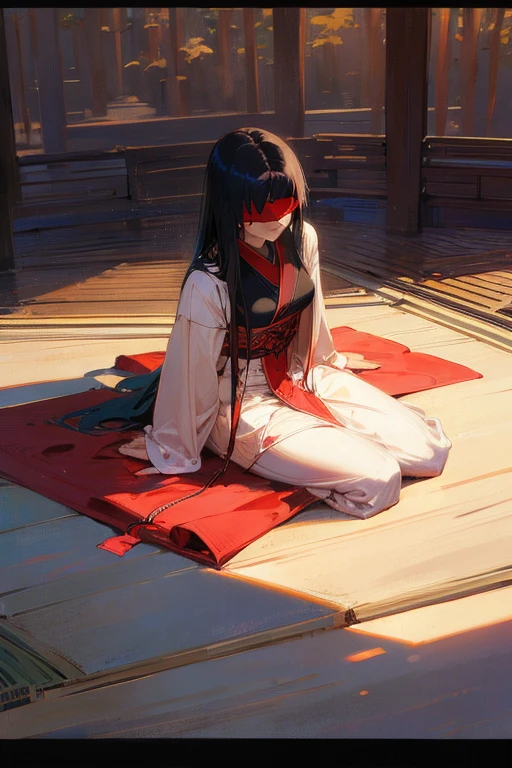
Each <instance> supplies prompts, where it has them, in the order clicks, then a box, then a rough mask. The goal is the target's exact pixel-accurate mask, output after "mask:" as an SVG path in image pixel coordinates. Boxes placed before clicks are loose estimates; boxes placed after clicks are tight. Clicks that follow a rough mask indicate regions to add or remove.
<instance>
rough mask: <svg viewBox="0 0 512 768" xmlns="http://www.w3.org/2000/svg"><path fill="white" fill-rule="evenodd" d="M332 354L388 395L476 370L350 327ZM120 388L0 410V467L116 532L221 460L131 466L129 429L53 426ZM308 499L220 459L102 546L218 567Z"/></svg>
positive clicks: (127, 360) (126, 362)
mask: <svg viewBox="0 0 512 768" xmlns="http://www.w3.org/2000/svg"><path fill="white" fill-rule="evenodd" d="M333 339H334V342H335V346H336V348H337V349H338V350H339V351H342V352H358V353H362V354H364V356H365V357H366V358H367V359H369V360H373V361H375V362H378V363H380V364H381V366H382V367H381V368H380V369H378V370H376V371H366V372H363V373H361V374H360V376H361V378H363V379H365V380H366V381H369V382H370V383H372V384H374V386H376V387H378V388H380V389H382V390H383V391H385V392H387V393H388V394H391V395H402V394H407V393H411V392H418V391H421V390H424V389H431V388H433V387H439V386H443V385H446V384H450V383H456V382H460V381H468V380H470V379H476V378H481V374H479V373H476V372H475V371H472V370H470V369H469V368H466V367H464V366H461V365H457V364H455V363H450V362H448V361H446V360H442V359H440V358H437V357H433V356H431V355H424V354H421V353H415V352H410V351H409V350H408V348H407V347H405V346H403V345H402V344H397V343H396V342H393V341H389V340H386V339H381V338H379V337H377V336H372V335H371V334H367V333H361V332H359V331H355V330H353V329H351V328H336V329H334V331H333ZM163 358H164V353H163V352H162V353H160V352H153V353H149V354H143V355H134V356H125V355H123V356H121V357H118V358H117V360H116V363H115V367H116V368H119V369H121V370H125V371H129V372H133V373H136V374H139V373H147V372H148V371H151V370H154V369H155V368H157V367H158V366H159V365H160V364H161V363H162V362H163ZM122 396H123V395H122V394H118V393H114V392H110V391H105V390H90V391H89V392H84V393H79V394H76V395H69V396H66V397H59V398H53V399H51V400H44V401H40V402H36V403H28V404H26V405H20V406H16V407H10V408H2V409H0V474H1V475H3V476H4V477H7V478H8V479H9V480H11V481H12V482H14V483H18V484H19V485H23V486H25V487H27V488H30V489H32V490H34V491H36V492H38V493H41V494H42V495H44V496H47V497H48V498H50V499H53V500H54V501H57V502H60V503H61V504H64V505H66V506H68V507H71V508H72V509H74V510H76V511H78V512H82V513H83V514H85V515H88V516H89V517H92V518H94V519H95V520H98V521H100V522H103V523H106V524H107V525H109V526H111V527H112V528H115V529H117V530H120V531H123V532H126V531H127V528H128V526H130V524H132V523H138V522H141V523H142V522H143V521H144V519H145V518H146V517H147V516H148V515H149V514H150V513H151V512H152V511H153V510H155V509H157V508H159V507H160V506H162V505H164V504H167V503H169V502H171V501H174V500H178V499H181V498H182V497H183V496H185V495H187V494H189V493H191V492H193V491H195V490H199V489H200V488H202V486H203V485H204V483H205V482H206V481H207V480H208V479H209V478H210V477H211V476H212V475H213V473H214V472H215V471H216V470H217V469H219V468H220V466H221V465H222V462H221V460H220V459H219V458H218V457H216V456H213V455H211V454H208V452H206V451H205V452H204V455H203V464H202V467H201V470H200V471H199V472H194V473H191V474H185V475H182V476H168V475H146V476H142V477H137V476H136V475H135V474H134V473H135V472H136V471H137V470H139V469H142V468H143V467H145V466H147V462H144V461H139V460H137V459H132V458H129V457H127V456H123V455H121V454H120V453H119V452H118V450H117V448H118V447H119V446H120V445H122V444H123V443H126V442H128V441H129V440H131V439H132V438H133V437H135V436H136V434H139V433H137V432H135V431H130V432H122V433H118V434H117V435H115V439H113V435H112V434H110V435H101V436H90V435H84V434H80V433H79V432H74V431H70V430H66V429H64V428H62V427H59V426H57V425H55V424H52V423H51V422H52V420H55V419H57V418H59V417H60V416H62V415H63V414H65V413H69V412H72V411H75V410H78V409H81V408H86V407H90V406H94V405H97V404H98V403H100V402H104V401H106V400H109V399H113V398H116V397H122ZM314 501H317V499H316V497H314V496H312V495H311V494H310V493H308V491H306V490H305V489H302V488H291V487H289V486H285V485H284V484H282V483H275V482H271V481H269V480H265V479H263V478H261V477H258V476H257V475H252V474H250V473H248V472H245V471H244V470H242V469H241V468H239V467H238V466H237V465H236V464H230V466H229V468H228V470H227V472H226V474H225V475H223V476H222V478H221V479H220V480H219V481H217V482H216V483H215V484H214V485H213V486H212V487H211V488H208V489H207V490H206V491H204V492H203V493H202V494H201V495H200V496H198V497H196V498H192V499H186V500H184V501H180V503H179V504H176V505H175V506H173V507H170V508H169V509H167V510H165V511H164V512H162V513H160V514H159V515H157V516H156V518H155V519H154V521H153V522H152V524H147V525H145V526H141V527H138V528H135V529H131V531H130V533H131V534H133V535H128V536H122V537H119V536H116V537H114V538H113V539H110V540H108V541H107V542H104V544H103V545H100V546H102V547H103V548H104V549H107V550H108V551H111V552H116V553H117V554H120V555H122V554H123V553H124V552H125V551H127V550H128V549H130V548H131V546H133V545H134V544H135V543H136V542H137V541H139V540H141V541H147V542H150V543H154V544H158V545H161V546H164V547H167V548H168V549H171V550H173V551H175V552H178V553H179V554H181V555H184V556H185V557H189V558H191V559H193V560H196V561H198V562H200V563H205V564H208V565H211V566H214V567H217V568H220V567H221V566H222V565H224V564H225V563H226V562H228V561H229V560H230V559H231V558H232V557H233V556H234V555H235V554H236V553H237V552H239V551H240V550H242V549H243V548H244V547H246V546H247V545H248V544H250V543H251V542H252V541H255V540H256V539H258V538H259V537H261V536H263V535H264V534H265V533H267V531H269V530H271V529H272V528H275V527H276V526H277V525H279V524H280V523H283V522H285V521H286V520H289V519H290V518H291V517H292V516H293V515H295V514H296V513H297V512H299V511H300V510H301V509H304V507H306V506H308V505H309V504H311V503H313V502H314Z"/></svg>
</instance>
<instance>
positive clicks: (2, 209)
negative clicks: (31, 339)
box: [0, 8, 18, 271]
mask: <svg viewBox="0 0 512 768" xmlns="http://www.w3.org/2000/svg"><path fill="white" fill-rule="evenodd" d="M4 14H5V9H4V8H1V9H0V179H1V180H2V183H1V184H0V270H1V271H4V270H8V269H14V245H13V235H12V216H13V209H14V203H15V201H16V190H17V188H18V166H17V163H16V141H15V138H14V124H13V115H12V103H11V87H10V83H9V62H8V59H7V44H6V36H5V17H4Z"/></svg>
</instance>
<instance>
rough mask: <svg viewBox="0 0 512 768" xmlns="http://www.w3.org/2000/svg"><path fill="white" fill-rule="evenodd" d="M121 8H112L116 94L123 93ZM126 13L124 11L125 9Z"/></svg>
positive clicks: (120, 94)
mask: <svg viewBox="0 0 512 768" xmlns="http://www.w3.org/2000/svg"><path fill="white" fill-rule="evenodd" d="M123 10H124V9H123V8H112V34H113V35H114V48H115V53H116V90H117V95H118V96H122V95H123V52H122V48H121V29H122V26H123V25H122V19H121V11H123ZM125 13H126V11H125Z"/></svg>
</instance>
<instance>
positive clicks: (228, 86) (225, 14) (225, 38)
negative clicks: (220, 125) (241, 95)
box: [217, 8, 235, 109]
mask: <svg viewBox="0 0 512 768" xmlns="http://www.w3.org/2000/svg"><path fill="white" fill-rule="evenodd" d="M232 18H233V11H232V9H231V8H221V9H220V10H219V20H218V22H217V49H218V61H219V79H220V82H221V88H222V107H223V109H233V107H234V100H235V99H234V97H235V88H234V83H233V71H232V69H231V21H232Z"/></svg>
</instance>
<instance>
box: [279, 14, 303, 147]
mask: <svg viewBox="0 0 512 768" xmlns="http://www.w3.org/2000/svg"><path fill="white" fill-rule="evenodd" d="M273 14H274V19H273V25H274V105H275V113H276V123H277V131H278V132H279V133H281V135H282V136H283V137H293V138H301V137H302V136H304V49H305V45H306V9H305V8H295V7H292V8H288V7H285V8H274V10H273Z"/></svg>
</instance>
